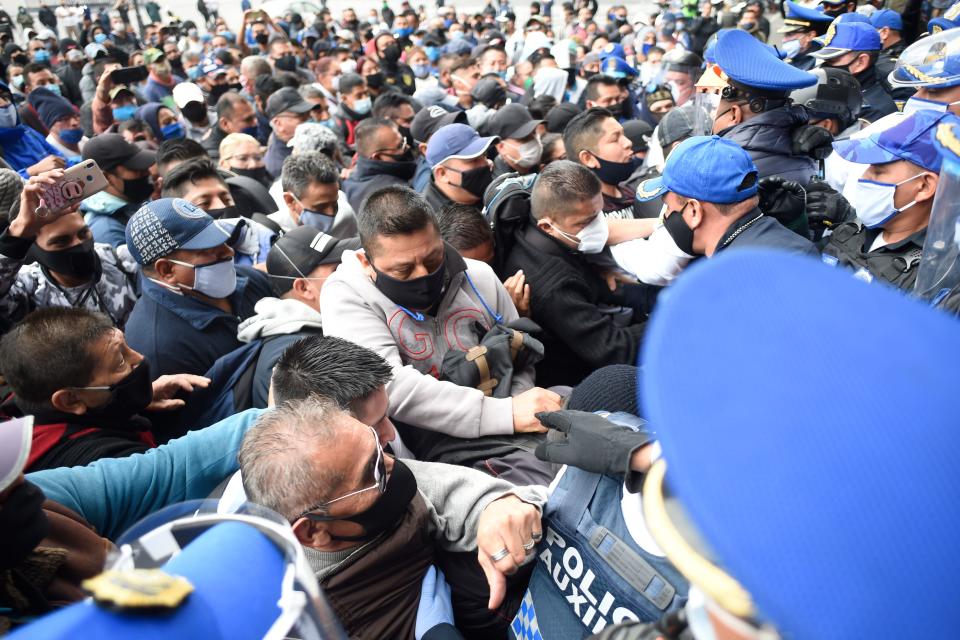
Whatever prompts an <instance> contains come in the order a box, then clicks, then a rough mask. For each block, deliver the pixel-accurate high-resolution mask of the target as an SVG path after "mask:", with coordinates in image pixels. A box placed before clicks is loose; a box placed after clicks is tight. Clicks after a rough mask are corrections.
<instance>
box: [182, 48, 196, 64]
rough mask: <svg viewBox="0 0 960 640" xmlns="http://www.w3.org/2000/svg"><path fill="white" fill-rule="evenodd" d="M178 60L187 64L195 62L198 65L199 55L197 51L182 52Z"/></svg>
mask: <svg viewBox="0 0 960 640" xmlns="http://www.w3.org/2000/svg"><path fill="white" fill-rule="evenodd" d="M180 59H181V60H185V61H187V62H196V63H197V64H200V53H199V52H197V51H184V52H183V53H182V54H180Z"/></svg>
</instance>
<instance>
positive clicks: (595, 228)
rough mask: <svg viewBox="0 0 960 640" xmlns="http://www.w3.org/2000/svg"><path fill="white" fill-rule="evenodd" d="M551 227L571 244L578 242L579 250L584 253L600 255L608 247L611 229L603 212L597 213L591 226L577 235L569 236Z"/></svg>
mask: <svg viewBox="0 0 960 640" xmlns="http://www.w3.org/2000/svg"><path fill="white" fill-rule="evenodd" d="M550 226H551V227H553V230H554V231H556V232H557V233H559V234H560V235H562V236H563V237H564V238H566V239H567V240H569V241H570V242H576V243H577V249H578V250H579V251H581V252H583V253H600V252H601V251H603V248H604V247H605V246H607V239H608V238H609V237H610V228H609V227H608V226H607V219H606V217H604V215H603V212H602V211H599V212H597V215H596V217H594V219H593V220H591V221H590V224H588V225H587V226H585V227H584V228H583V229H581V230H580V233H578V234H577V235H572V234H569V233H567V232H566V231H564V230H563V229H559V228H558V227H557V226H556V225H554V224H551V225H550Z"/></svg>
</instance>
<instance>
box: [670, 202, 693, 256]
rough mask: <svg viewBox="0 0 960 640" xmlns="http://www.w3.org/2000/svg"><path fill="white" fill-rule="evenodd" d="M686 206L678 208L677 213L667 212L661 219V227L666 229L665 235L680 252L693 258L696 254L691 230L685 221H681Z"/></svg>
mask: <svg viewBox="0 0 960 640" xmlns="http://www.w3.org/2000/svg"><path fill="white" fill-rule="evenodd" d="M687 204H689V203H687ZM686 206H687V205H686V204H684V205H683V206H682V207H680V210H679V211H668V212H667V215H666V216H664V218H663V226H664V228H666V230H667V233H669V234H670V237H671V238H673V241H674V242H676V243H677V247H678V248H679V249H680V250H681V251H683V252H684V253H686V254H687V255H689V256H695V255H697V254H696V252H695V251H694V250H693V229H691V228H690V227H689V226H688V225H687V221H686V220H684V219H683V210H684V209H685V208H686Z"/></svg>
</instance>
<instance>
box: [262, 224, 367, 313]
mask: <svg viewBox="0 0 960 640" xmlns="http://www.w3.org/2000/svg"><path fill="white" fill-rule="evenodd" d="M359 248H360V239H359V238H345V239H338V238H334V237H333V236H331V235H328V234H326V233H324V232H323V231H318V230H317V229H315V228H314V227H308V226H300V227H297V228H296V229H293V230H291V231H289V232H287V233H285V234H283V235H282V236H280V238H279V239H277V241H276V242H275V243H274V245H273V247H272V248H271V249H270V253H269V254H268V255H267V274H268V275H270V276H272V278H271V280H270V284H271V286H272V287H273V289H274V292H275V293H276V294H277V295H278V296H280V295H283V294H284V293H286V292H287V291H289V290H290V288H291V287H292V286H293V281H294V279H296V278H306V277H308V276H309V275H310V272H311V271H313V270H314V269H316V268H317V267H319V266H320V265H322V264H340V261H341V260H342V259H343V252H344V251H356V250H358V249H359Z"/></svg>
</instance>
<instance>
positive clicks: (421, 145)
mask: <svg viewBox="0 0 960 640" xmlns="http://www.w3.org/2000/svg"><path fill="white" fill-rule="evenodd" d="M417 148H418V149H420V155H421V156H424V157H426V155H427V145H425V144H424V143H422V142H418V143H417Z"/></svg>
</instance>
